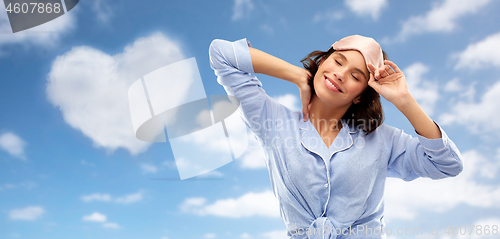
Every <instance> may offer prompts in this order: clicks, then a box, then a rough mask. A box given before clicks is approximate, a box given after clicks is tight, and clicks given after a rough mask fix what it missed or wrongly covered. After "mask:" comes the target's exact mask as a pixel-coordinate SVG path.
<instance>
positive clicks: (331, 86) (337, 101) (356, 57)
mask: <svg viewBox="0 0 500 239" xmlns="http://www.w3.org/2000/svg"><path fill="white" fill-rule="evenodd" d="M369 77H370V75H369V72H368V69H367V67H366V63H365V59H364V58H363V55H361V53H360V52H358V51H355V50H352V51H335V52H334V53H332V54H331V55H330V56H329V57H328V58H327V59H325V60H322V63H321V64H320V65H319V67H318V71H317V72H316V75H315V76H314V89H315V91H316V95H317V96H318V98H320V99H321V100H322V101H323V102H324V103H326V104H328V105H331V106H332V107H342V106H347V107H349V106H350V105H351V104H352V103H354V104H356V103H358V102H359V95H360V94H361V92H363V90H364V89H365V88H366V87H368V80H369V79H370V78H369Z"/></svg>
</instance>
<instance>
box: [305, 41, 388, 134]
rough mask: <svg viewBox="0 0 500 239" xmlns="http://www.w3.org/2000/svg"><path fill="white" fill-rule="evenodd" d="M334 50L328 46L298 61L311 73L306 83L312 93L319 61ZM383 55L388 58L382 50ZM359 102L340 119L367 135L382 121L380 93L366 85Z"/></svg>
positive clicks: (313, 92) (314, 92)
mask: <svg viewBox="0 0 500 239" xmlns="http://www.w3.org/2000/svg"><path fill="white" fill-rule="evenodd" d="M334 52H335V50H334V49H333V47H330V49H328V51H313V52H311V53H310V54H309V55H307V56H306V57H305V58H304V59H302V60H301V61H300V62H302V64H303V65H304V68H305V69H306V70H308V71H309V72H310V73H311V77H310V78H309V79H308V84H309V86H310V87H311V92H312V94H313V95H314V94H316V91H315V90H314V76H315V75H316V72H317V71H318V67H319V65H320V64H321V61H322V60H323V59H324V60H326V59H327V58H328V57H330V55H331V54H332V53H334ZM382 53H383V55H384V60H388V57H387V54H385V52H384V51H382ZM359 100H360V102H359V103H357V104H352V105H351V106H350V107H349V109H347V111H346V112H345V114H344V116H342V119H343V120H345V121H346V123H347V124H348V125H354V126H355V127H356V128H358V129H362V130H363V131H364V132H365V133H366V134H367V135H368V134H369V133H371V132H373V131H375V129H377V127H378V126H380V125H381V124H382V122H383V121H384V112H383V110H382V104H381V103H380V95H379V94H378V93H377V92H376V91H375V90H374V89H373V88H371V87H370V86H368V87H366V89H365V90H363V92H361V94H360V99H359Z"/></svg>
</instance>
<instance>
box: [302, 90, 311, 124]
mask: <svg viewBox="0 0 500 239" xmlns="http://www.w3.org/2000/svg"><path fill="white" fill-rule="evenodd" d="M301 98H302V114H303V117H302V118H303V119H304V121H307V119H308V118H309V107H308V106H309V101H310V97H308V96H304V97H301Z"/></svg>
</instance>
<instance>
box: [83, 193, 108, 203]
mask: <svg viewBox="0 0 500 239" xmlns="http://www.w3.org/2000/svg"><path fill="white" fill-rule="evenodd" d="M111 200H112V198H111V195H109V194H100V193H94V194H90V195H85V196H82V201H84V202H93V201H98V202H109V201H111Z"/></svg>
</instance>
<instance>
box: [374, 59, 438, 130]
mask: <svg viewBox="0 0 500 239" xmlns="http://www.w3.org/2000/svg"><path fill="white" fill-rule="evenodd" d="M385 63H386V64H387V65H384V66H382V67H381V68H379V69H375V67H374V66H373V65H371V64H370V65H369V66H368V67H370V70H371V71H372V72H374V73H375V75H374V76H373V75H371V76H370V80H369V81H368V85H370V86H371V87H372V88H373V89H375V90H376V91H377V92H378V93H379V94H380V95H382V96H383V97H384V98H385V99H386V100H388V101H390V102H391V103H393V104H394V105H395V106H396V107H397V108H398V109H399V111H401V113H403V114H404V115H405V116H406V118H407V119H408V121H410V123H411V125H412V126H413V128H414V129H415V131H416V132H417V133H418V134H419V135H421V136H423V137H425V138H428V139H438V138H441V137H442V135H441V131H440V130H439V128H438V126H437V125H436V124H435V123H434V121H433V120H432V119H431V118H430V117H429V116H428V115H427V114H426V113H425V111H424V110H423V109H422V107H420V105H419V104H418V103H417V101H416V100H415V98H413V96H412V95H411V94H410V92H409V91H408V86H407V85H406V79H405V76H404V74H403V72H402V71H401V70H400V69H399V68H398V66H397V65H396V64H394V63H393V62H392V61H385ZM389 66H390V67H389ZM391 67H392V69H391ZM393 69H394V70H393ZM375 79H377V82H376V81H375Z"/></svg>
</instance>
